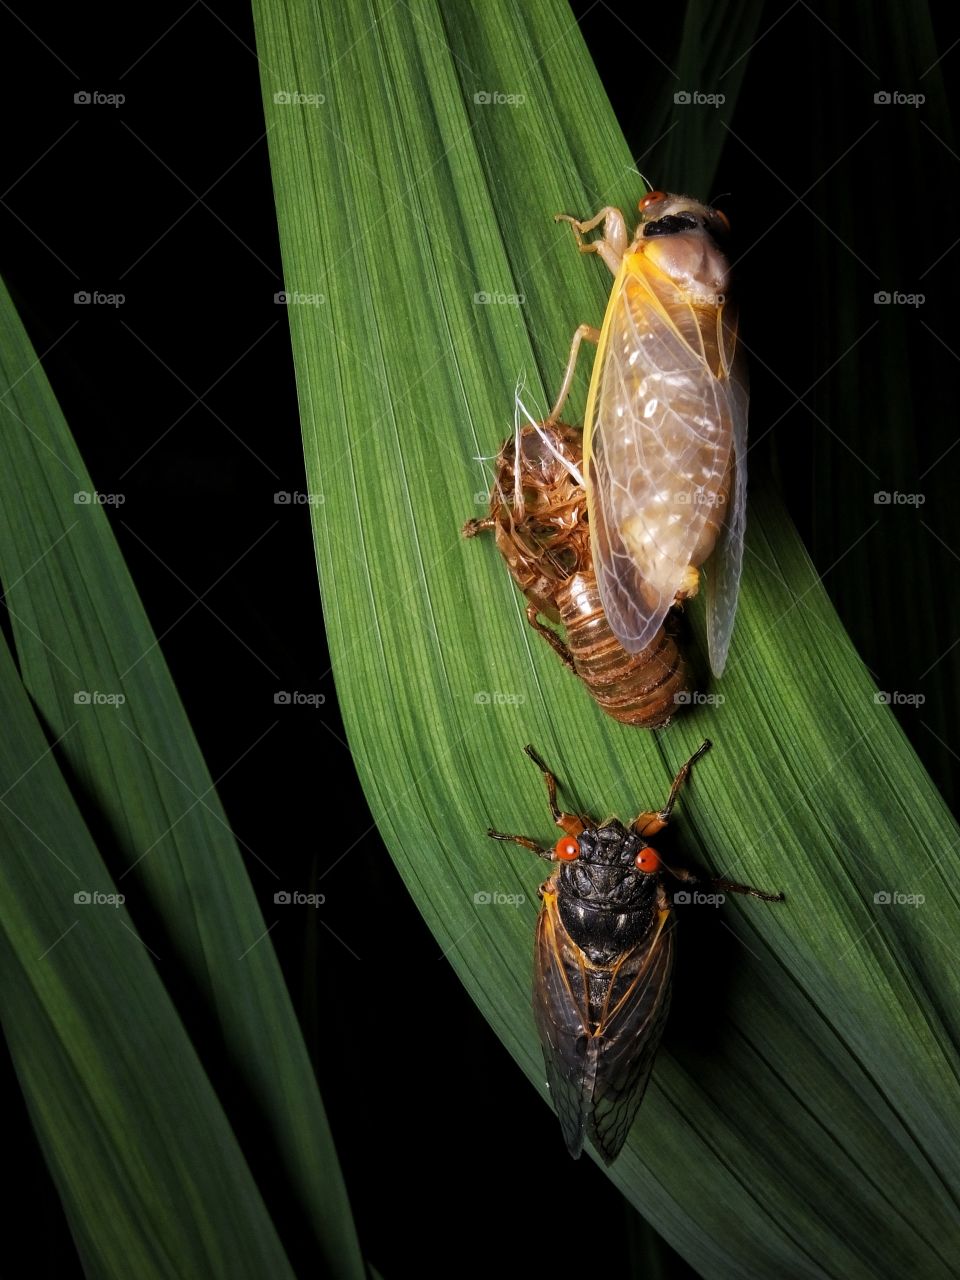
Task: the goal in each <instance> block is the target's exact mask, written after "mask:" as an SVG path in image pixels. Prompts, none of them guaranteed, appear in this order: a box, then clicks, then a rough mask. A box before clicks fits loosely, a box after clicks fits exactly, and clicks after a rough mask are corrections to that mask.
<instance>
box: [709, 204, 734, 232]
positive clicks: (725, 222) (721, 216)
mask: <svg viewBox="0 0 960 1280" xmlns="http://www.w3.org/2000/svg"><path fill="white" fill-rule="evenodd" d="M713 216H714V217H715V218H716V220H717V221H718V222H719V223H720V225H721V226H722V227H723V229H724V231H729V230H730V219H729V218H728V217H727V215H726V214H725V213H724V212H723V211H722V210H721V209H714V211H713Z"/></svg>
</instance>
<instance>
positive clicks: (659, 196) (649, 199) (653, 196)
mask: <svg viewBox="0 0 960 1280" xmlns="http://www.w3.org/2000/svg"><path fill="white" fill-rule="evenodd" d="M665 199H666V196H665V195H664V193H663V192H662V191H648V192H647V194H646V195H645V196H644V197H643V199H642V200H641V201H640V202H639V203H638V204H637V208H638V209H639V210H640V212H641V213H646V211H647V210H648V209H649V208H650V206H651V205H652V204H656V203H657V201H658V200H665Z"/></svg>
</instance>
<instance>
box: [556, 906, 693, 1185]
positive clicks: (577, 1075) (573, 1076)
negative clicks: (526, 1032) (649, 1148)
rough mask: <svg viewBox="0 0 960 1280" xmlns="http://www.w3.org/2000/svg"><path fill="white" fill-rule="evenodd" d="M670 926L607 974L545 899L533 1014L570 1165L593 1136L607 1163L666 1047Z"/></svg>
mask: <svg viewBox="0 0 960 1280" xmlns="http://www.w3.org/2000/svg"><path fill="white" fill-rule="evenodd" d="M671 926H672V917H670V916H669V914H668V913H666V912H664V913H663V915H662V916H661V918H660V919H659V920H658V922H657V926H656V928H655V929H654V930H653V932H652V934H651V936H650V937H649V938H648V939H645V940H644V941H643V942H642V943H639V944H638V945H637V946H635V947H633V948H632V949H631V950H630V951H628V952H626V953H625V955H623V956H621V957H620V959H619V960H618V962H617V963H616V965H613V966H611V967H610V968H609V969H605V968H597V967H594V966H592V965H590V964H589V963H588V962H587V960H586V957H585V956H584V955H583V953H582V952H581V951H580V949H579V947H577V945H576V944H575V943H574V942H573V941H572V940H571V938H570V936H569V934H568V933H567V931H566V929H565V928H564V925H563V922H562V921H561V919H560V917H559V914H558V912H557V906H556V897H555V895H552V894H547V895H545V896H544V907H543V910H542V911H541V912H540V916H539V918H538V921H537V941H536V957H535V971H536V987H535V992H534V1014H535V1017H536V1023H537V1030H538V1033H539V1035H540V1042H541V1045H542V1047H543V1058H544V1064H545V1066H546V1071H547V1081H548V1084H549V1086H550V1095H551V1098H552V1101H553V1106H554V1110H555V1111H556V1113H557V1117H558V1119H559V1120H560V1127H561V1130H562V1132H563V1136H564V1140H565V1142H566V1144H567V1149H568V1151H569V1152H570V1154H571V1155H572V1156H574V1157H577V1156H579V1155H580V1153H581V1151H582V1150H583V1142H584V1137H585V1136H586V1135H589V1137H590V1139H591V1141H592V1142H593V1143H594V1145H595V1146H596V1148H597V1150H598V1152H599V1153H600V1155H601V1156H602V1157H603V1159H604V1160H605V1161H606V1162H607V1163H610V1162H611V1161H612V1160H614V1159H616V1157H617V1155H618V1154H619V1152H620V1148H621V1147H622V1146H623V1144H624V1141H625V1140H626V1136H627V1133H628V1132H629V1129H630V1125H631V1124H632V1123H633V1118H634V1116H635V1115H636V1111H637V1108H638V1107H639V1105H640V1101H641V1099H642V1097H643V1092H644V1089H645V1088H646V1083H647V1080H648V1078H649V1075H650V1070H651V1067H652V1066H653V1059H654V1057H655V1055H656V1051H657V1048H658V1046H659V1044H660V1038H661V1035H662V1033H663V1024H664V1021H665V1019H666V1014H667V1009H668V1007H669V997H670V973H671V970H672V966H673V930H672V927H671Z"/></svg>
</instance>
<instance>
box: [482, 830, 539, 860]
mask: <svg viewBox="0 0 960 1280" xmlns="http://www.w3.org/2000/svg"><path fill="white" fill-rule="evenodd" d="M487 835H488V836H489V837H490V839H491V840H503V841H505V842H506V843H508V844H518V845H520V846H521V847H522V848H524V849H529V850H530V852H531V853H535V854H536V855H537V857H538V858H546V860H547V861H548V862H552V861H553V851H552V850H551V849H544V847H543V845H542V844H537V842H536V840H531V839H530V838H529V837H528V836H510V835H507V833H506V832H505V831H494V829H493V827H488V828H487Z"/></svg>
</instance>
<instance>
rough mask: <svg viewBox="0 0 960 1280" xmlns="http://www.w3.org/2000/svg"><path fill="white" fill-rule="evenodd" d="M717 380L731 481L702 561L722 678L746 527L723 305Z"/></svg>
mask: <svg viewBox="0 0 960 1280" xmlns="http://www.w3.org/2000/svg"><path fill="white" fill-rule="evenodd" d="M717 326H718V335H717V337H718V345H719V348H720V357H721V376H722V377H723V378H724V379H725V380H726V381H727V382H728V385H729V400H730V421H731V425H732V429H733V452H732V459H731V468H732V475H731V482H730V485H729V487H728V496H727V504H726V511H725V512H724V524H723V528H722V530H721V531H720V536H719V538H718V539H717V545H716V547H715V548H714V550H713V554H712V555H711V557H710V559H709V560H708V561H707V566H706V569H707V646H708V649H709V653H710V667H711V669H712V670H713V673H714V675H717V676H720V675H723V668H724V667H725V666H726V662H727V651H728V650H729V648H730V637H731V635H732V634H733V623H734V619H735V617H736V614H737V597H738V595H739V594H740V574H741V571H742V568H743V535H744V531H745V529H746V525H747V407H748V404H749V400H750V393H749V390H748V386H747V363H746V360H745V359H744V357H743V352H742V351H741V350H740V348H739V345H738V343H737V316H736V312H735V310H734V309H733V308H732V307H731V306H730V305H729V304H724V305H722V306H721V307H720V309H719V313H718V316H717Z"/></svg>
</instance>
